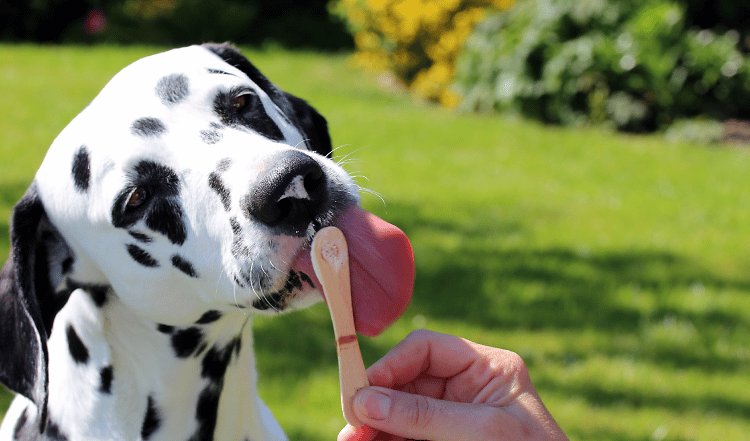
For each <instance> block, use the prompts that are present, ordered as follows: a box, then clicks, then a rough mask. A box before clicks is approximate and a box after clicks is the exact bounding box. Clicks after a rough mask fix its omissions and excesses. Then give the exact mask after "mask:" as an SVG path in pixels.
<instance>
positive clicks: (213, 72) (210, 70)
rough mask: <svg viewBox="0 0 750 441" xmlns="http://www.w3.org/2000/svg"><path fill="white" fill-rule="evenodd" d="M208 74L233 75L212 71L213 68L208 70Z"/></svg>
mask: <svg viewBox="0 0 750 441" xmlns="http://www.w3.org/2000/svg"><path fill="white" fill-rule="evenodd" d="M208 73H210V74H219V75H232V74H230V73H229V72H224V71H223V70H220V69H211V68H209V69H208Z"/></svg>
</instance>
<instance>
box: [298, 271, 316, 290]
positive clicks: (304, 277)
mask: <svg viewBox="0 0 750 441" xmlns="http://www.w3.org/2000/svg"><path fill="white" fill-rule="evenodd" d="M299 277H300V279H302V281H303V282H305V283H307V284H308V285H310V287H312V288H315V283H313V281H312V279H311V278H310V276H308V275H307V274H305V273H303V272H302V271H300V273H299Z"/></svg>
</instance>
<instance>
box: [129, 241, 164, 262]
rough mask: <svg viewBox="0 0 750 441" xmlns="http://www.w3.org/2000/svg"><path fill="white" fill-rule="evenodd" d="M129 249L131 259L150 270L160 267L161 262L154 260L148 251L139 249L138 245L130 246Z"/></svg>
mask: <svg viewBox="0 0 750 441" xmlns="http://www.w3.org/2000/svg"><path fill="white" fill-rule="evenodd" d="M127 249H128V253H129V254H130V257H132V258H133V260H135V261H136V262H138V263H140V264H141V265H143V266H145V267H149V268H157V267H159V262H157V261H156V259H154V258H153V256H151V254H149V253H148V252H147V251H146V250H144V249H143V248H139V247H138V245H133V244H128V245H127Z"/></svg>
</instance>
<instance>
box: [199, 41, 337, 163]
mask: <svg viewBox="0 0 750 441" xmlns="http://www.w3.org/2000/svg"><path fill="white" fill-rule="evenodd" d="M203 47H205V48H206V49H208V50H210V51H211V52H213V53H215V54H216V55H218V56H219V57H221V59H222V60H224V61H225V62H226V63H228V64H230V65H232V66H234V67H236V68H237V69H239V70H241V71H242V72H244V73H245V75H247V76H248V78H250V79H251V80H252V81H253V82H254V83H255V84H257V85H258V86H260V88H261V89H263V91H264V92H266V94H267V95H268V96H269V97H270V98H271V100H272V101H273V102H274V103H275V104H276V105H277V106H278V107H279V109H281V111H282V112H284V114H286V115H287V116H289V117H290V119H292V121H293V122H294V124H295V125H296V126H297V128H299V129H300V131H302V134H303V135H304V136H305V142H307V144H308V146H309V148H310V150H312V151H314V152H316V153H320V154H321V155H323V156H328V155H330V154H331V148H332V146H331V137H330V135H329V134H328V123H327V122H326V119H325V118H324V117H323V116H322V115H321V114H320V113H318V111H317V110H315V109H314V108H313V107H312V106H310V105H309V104H307V102H306V101H305V100H303V99H300V98H297V97H296V96H294V95H291V94H288V93H286V92H283V91H281V90H280V89H279V88H278V87H276V86H275V85H274V84H273V83H271V82H270V81H269V80H268V78H266V77H265V76H264V75H263V74H262V73H260V71H259V70H258V68H257V67H255V66H254V65H253V64H252V63H251V62H250V60H248V59H247V58H246V57H245V56H244V55H242V53H241V52H240V51H239V49H237V48H236V47H234V46H232V45H231V44H228V43H221V44H217V43H206V44H204V45H203Z"/></svg>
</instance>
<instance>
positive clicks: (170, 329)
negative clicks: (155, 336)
mask: <svg viewBox="0 0 750 441" xmlns="http://www.w3.org/2000/svg"><path fill="white" fill-rule="evenodd" d="M156 329H157V330H158V331H159V332H161V333H163V334H171V333H173V332H174V326H170V325H165V324H162V323H159V325H158V326H157V327H156Z"/></svg>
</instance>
